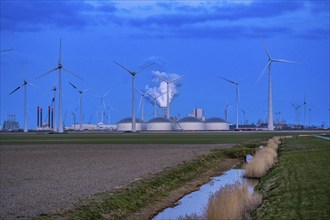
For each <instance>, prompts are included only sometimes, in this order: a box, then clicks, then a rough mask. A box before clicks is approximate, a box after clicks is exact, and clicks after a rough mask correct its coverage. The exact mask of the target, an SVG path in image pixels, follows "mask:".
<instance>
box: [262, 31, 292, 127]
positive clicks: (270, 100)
mask: <svg viewBox="0 0 330 220" xmlns="http://www.w3.org/2000/svg"><path fill="white" fill-rule="evenodd" d="M261 41H262V44H263V46H264V49H265V51H266V53H267V56H268V63H267V64H266V66H265V68H264V70H263V71H262V72H261V74H260V76H259V78H258V80H257V82H258V81H259V80H260V79H261V77H262V76H263V75H264V73H265V72H266V70H267V68H268V70H269V76H268V130H271V131H273V130H274V122H273V91H272V71H271V66H272V63H273V62H278V63H297V62H294V61H290V60H282V59H273V58H272V57H271V56H270V53H269V51H268V49H267V47H266V45H265V43H264V41H263V39H262V37H261Z"/></svg>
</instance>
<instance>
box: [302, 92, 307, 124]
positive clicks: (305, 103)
mask: <svg viewBox="0 0 330 220" xmlns="http://www.w3.org/2000/svg"><path fill="white" fill-rule="evenodd" d="M303 105H304V128H305V126H306V105H307V102H306V96H305V95H304V104H303Z"/></svg>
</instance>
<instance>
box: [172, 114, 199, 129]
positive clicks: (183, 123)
mask: <svg viewBox="0 0 330 220" xmlns="http://www.w3.org/2000/svg"><path fill="white" fill-rule="evenodd" d="M177 129H178V130H185V131H201V130H204V123H203V122H202V121H201V120H200V119H198V118H195V117H190V116H189V117H185V118H181V119H180V120H179V121H178V122H177Z"/></svg>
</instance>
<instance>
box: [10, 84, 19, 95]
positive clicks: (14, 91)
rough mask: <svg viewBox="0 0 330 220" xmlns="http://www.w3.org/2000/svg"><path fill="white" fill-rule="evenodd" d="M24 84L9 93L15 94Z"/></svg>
mask: <svg viewBox="0 0 330 220" xmlns="http://www.w3.org/2000/svg"><path fill="white" fill-rule="evenodd" d="M21 87H22V86H18V87H17V88H16V89H14V90H13V91H12V92H11V93H9V95H11V94H13V93H14V92H16V91H17V90H19V89H20V88H21Z"/></svg>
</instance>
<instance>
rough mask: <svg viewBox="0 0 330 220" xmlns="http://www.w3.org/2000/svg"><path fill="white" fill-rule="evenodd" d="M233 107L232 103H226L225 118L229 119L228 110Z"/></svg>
mask: <svg viewBox="0 0 330 220" xmlns="http://www.w3.org/2000/svg"><path fill="white" fill-rule="evenodd" d="M230 109H231V105H228V104H226V106H225V108H224V110H225V120H226V121H228V111H229V110H230Z"/></svg>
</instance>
